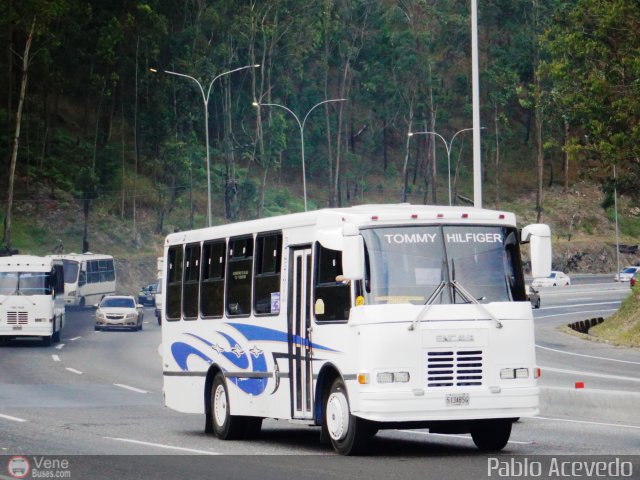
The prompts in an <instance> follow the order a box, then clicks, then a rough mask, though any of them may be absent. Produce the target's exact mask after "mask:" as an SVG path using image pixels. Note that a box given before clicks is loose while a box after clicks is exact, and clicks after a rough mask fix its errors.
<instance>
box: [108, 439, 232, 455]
mask: <svg viewBox="0 0 640 480" xmlns="http://www.w3.org/2000/svg"><path fill="white" fill-rule="evenodd" d="M103 438H107V439H109V440H116V441H118V442H125V443H135V444H136V445H146V446H148V447H158V448H166V449H168V450H179V451H181V452H192V453H201V454H203V455H222V454H221V453H217V452H209V451H207V450H197V449H195V448H184V447H174V446H172V445H164V444H161V443H151V442H142V441H140V440H132V439H130V438H117V437H103Z"/></svg>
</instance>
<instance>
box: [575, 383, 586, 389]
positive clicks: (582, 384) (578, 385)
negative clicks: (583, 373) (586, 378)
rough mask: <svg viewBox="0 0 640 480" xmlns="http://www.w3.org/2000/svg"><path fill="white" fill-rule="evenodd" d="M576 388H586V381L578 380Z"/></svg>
mask: <svg viewBox="0 0 640 480" xmlns="http://www.w3.org/2000/svg"><path fill="white" fill-rule="evenodd" d="M576 388H584V382H576Z"/></svg>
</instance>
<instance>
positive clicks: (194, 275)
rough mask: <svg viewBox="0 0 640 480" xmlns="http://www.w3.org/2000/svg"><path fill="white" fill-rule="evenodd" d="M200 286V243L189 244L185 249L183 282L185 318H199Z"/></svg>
mask: <svg viewBox="0 0 640 480" xmlns="http://www.w3.org/2000/svg"><path fill="white" fill-rule="evenodd" d="M199 287H200V244H199V243H195V244H191V245H187V246H186V248H185V249H184V278H183V283H182V314H183V316H184V318H185V319H189V320H193V319H195V318H198V294H199V291H198V290H199Z"/></svg>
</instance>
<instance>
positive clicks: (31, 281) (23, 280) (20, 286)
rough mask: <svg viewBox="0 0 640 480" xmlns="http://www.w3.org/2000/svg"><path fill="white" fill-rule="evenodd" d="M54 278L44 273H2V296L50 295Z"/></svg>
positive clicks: (0, 275) (0, 286)
mask: <svg viewBox="0 0 640 480" xmlns="http://www.w3.org/2000/svg"><path fill="white" fill-rule="evenodd" d="M51 282H52V278H51V275H50V274H49V273H42V272H33V273H32V272H0V295H50V294H51Z"/></svg>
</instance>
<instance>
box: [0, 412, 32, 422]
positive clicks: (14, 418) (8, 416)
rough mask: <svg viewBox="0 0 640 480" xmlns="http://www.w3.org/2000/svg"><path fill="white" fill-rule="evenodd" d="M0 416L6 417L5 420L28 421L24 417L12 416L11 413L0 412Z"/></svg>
mask: <svg viewBox="0 0 640 480" xmlns="http://www.w3.org/2000/svg"><path fill="white" fill-rule="evenodd" d="M0 418H4V419H5V420H11V421H12V422H26V421H27V420H25V419H24V418H18V417H12V416H11V415H3V414H1V413H0Z"/></svg>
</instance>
